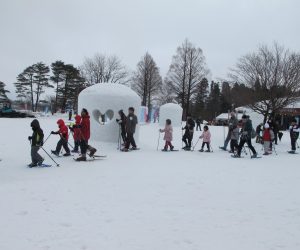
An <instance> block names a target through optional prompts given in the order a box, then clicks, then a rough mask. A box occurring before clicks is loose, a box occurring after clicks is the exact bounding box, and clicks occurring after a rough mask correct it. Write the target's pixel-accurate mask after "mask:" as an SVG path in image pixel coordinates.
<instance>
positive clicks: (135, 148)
mask: <svg viewBox="0 0 300 250" xmlns="http://www.w3.org/2000/svg"><path fill="white" fill-rule="evenodd" d="M130 150H140V148H138V147H132V148H131V149H130Z"/></svg>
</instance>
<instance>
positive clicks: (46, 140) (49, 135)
mask: <svg viewBox="0 0 300 250" xmlns="http://www.w3.org/2000/svg"><path fill="white" fill-rule="evenodd" d="M50 136H51V133H50V135H48V137H47V138H46V140H45V141H44V145H45V143H46V141H47V140H48V139H49V137H50Z"/></svg>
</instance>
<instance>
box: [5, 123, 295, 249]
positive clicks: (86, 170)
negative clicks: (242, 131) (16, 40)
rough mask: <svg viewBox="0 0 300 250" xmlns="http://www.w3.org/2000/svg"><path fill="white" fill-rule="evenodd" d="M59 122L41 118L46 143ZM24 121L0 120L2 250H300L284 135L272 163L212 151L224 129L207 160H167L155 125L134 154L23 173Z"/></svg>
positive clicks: (215, 135) (26, 155) (191, 155)
mask: <svg viewBox="0 0 300 250" xmlns="http://www.w3.org/2000/svg"><path fill="white" fill-rule="evenodd" d="M56 119H57V118H41V119H40V123H41V127H42V128H43V130H44V133H45V136H46V137H47V136H48V135H49V133H50V131H51V130H56V128H57V125H56ZM30 122H31V119H1V120H0V131H1V142H0V158H1V159H2V161H1V162H0V197H1V203H0V215H1V227H0V249H1V250H39V249H41V250H47V249H51V250H99V249H103V250H202V249H203V250H220V249H222V250H277V249H278V250H279V249H289V250H297V249H300V195H299V190H300V165H299V159H300V155H299V154H298V155H297V154H296V155H290V154H287V153H286V151H287V150H289V149H290V144H289V137H288V134H286V133H285V134H284V136H283V141H282V142H281V143H280V145H279V146H278V147H277V152H278V155H271V156H266V157H263V158H261V159H253V160H251V159H249V157H248V156H247V157H245V158H242V159H233V158H231V157H230V154H229V153H227V152H223V151H220V150H219V149H218V146H219V145H221V144H222V141H223V128H222V127H211V132H212V146H213V149H214V152H213V153H199V152H185V151H179V152H167V153H164V152H160V151H159V152H157V151H156V145H157V139H158V125H157V124H155V125H153V124H152V125H145V126H142V127H141V130H140V142H139V143H138V146H139V147H141V150H140V151H134V152H129V153H122V152H119V151H117V150H116V147H117V145H116V144H101V143H94V142H92V143H91V144H92V145H94V146H96V148H98V149H99V150H98V154H100V153H101V154H106V155H107V156H108V157H107V159H103V160H97V161H93V162H83V163H80V162H75V161H73V159H72V157H69V158H55V160H57V161H58V162H59V163H60V164H61V167H52V168H32V169H29V168H27V167H26V165H27V164H28V163H30V144H29V141H28V140H27V137H28V135H31V128H30ZM174 130H175V133H174V137H175V138H176V140H175V141H174V144H175V146H176V147H177V148H180V147H181V141H180V138H181V130H180V129H179V128H175V129H174ZM199 134H200V132H196V136H198V135H199ZM196 136H195V137H196ZM195 137H194V141H195V140H196V139H195ZM161 139H162V136H161ZM57 140H58V137H57V136H55V135H52V136H51V137H50V139H49V141H48V142H47V143H46V145H45V146H44V148H45V149H46V150H48V151H50V150H51V149H54V148H55V145H56V142H57ZM70 142H71V143H72V144H73V142H72V140H71V141H70ZM162 144H163V141H162V140H161V142H160V145H161V146H160V148H161V147H162ZM198 146H200V144H199V145H198ZM255 147H256V149H257V151H258V152H259V153H260V154H262V151H261V146H260V145H258V144H255ZM198 149H199V148H198ZM40 152H41V154H42V155H43V156H45V154H44V153H43V152H42V151H40ZM45 159H46V161H45V162H46V163H52V162H51V160H50V159H49V158H47V157H46V156H45Z"/></svg>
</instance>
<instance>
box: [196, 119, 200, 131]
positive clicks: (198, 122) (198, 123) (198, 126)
mask: <svg viewBox="0 0 300 250" xmlns="http://www.w3.org/2000/svg"><path fill="white" fill-rule="evenodd" d="M196 124H197V126H196V131H198V128H199V130H200V131H201V118H200V117H198V118H197V119H196Z"/></svg>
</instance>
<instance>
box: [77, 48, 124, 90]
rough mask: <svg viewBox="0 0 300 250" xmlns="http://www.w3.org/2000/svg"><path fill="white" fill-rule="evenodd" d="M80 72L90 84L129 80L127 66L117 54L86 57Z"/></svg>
mask: <svg viewBox="0 0 300 250" xmlns="http://www.w3.org/2000/svg"><path fill="white" fill-rule="evenodd" d="M80 72H81V75H82V76H83V77H84V78H85V80H86V82H87V83H88V85H93V84H96V83H103V82H110V83H120V84H125V83H127V82H128V81H129V79H128V75H129V74H128V71H127V69H126V67H125V66H124V65H123V64H122V63H121V60H120V59H119V58H118V57H116V56H105V55H102V54H96V55H95V56H94V57H92V58H86V59H85V60H84V63H83V65H82V66H81V67H80Z"/></svg>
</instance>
